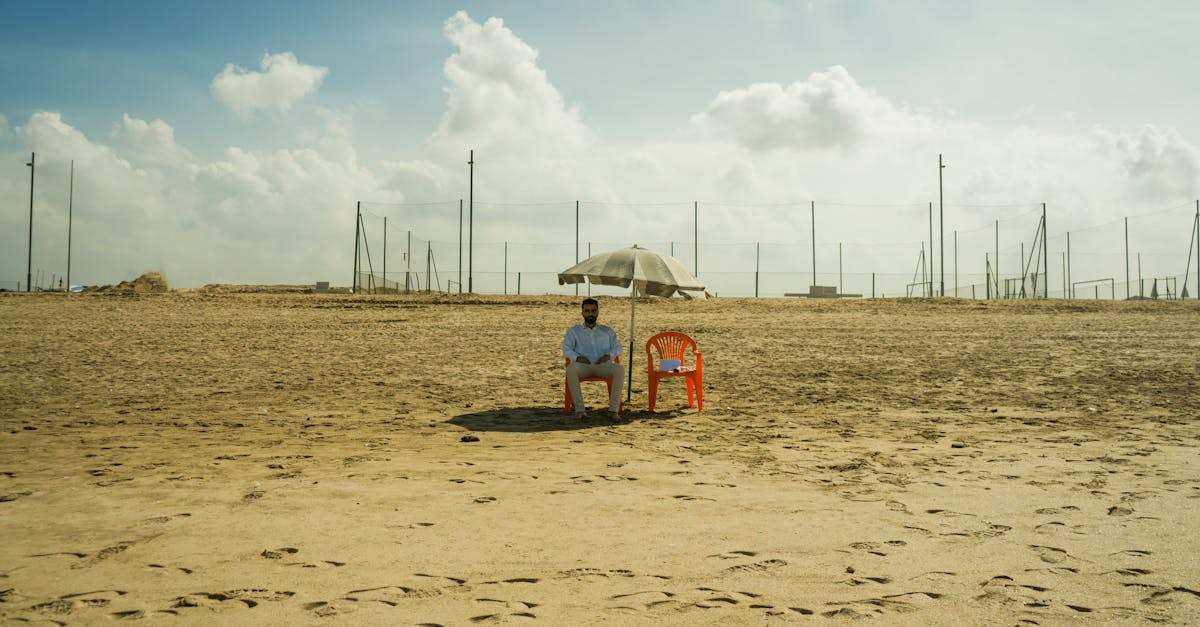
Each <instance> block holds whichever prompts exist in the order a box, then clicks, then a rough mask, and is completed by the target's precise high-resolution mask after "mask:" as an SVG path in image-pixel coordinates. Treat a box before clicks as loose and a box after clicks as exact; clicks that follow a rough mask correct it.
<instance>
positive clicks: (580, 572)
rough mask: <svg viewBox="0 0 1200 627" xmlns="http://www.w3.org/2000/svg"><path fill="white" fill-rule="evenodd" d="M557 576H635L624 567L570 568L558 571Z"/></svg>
mask: <svg viewBox="0 0 1200 627" xmlns="http://www.w3.org/2000/svg"><path fill="white" fill-rule="evenodd" d="M558 575H559V577H563V578H575V577H602V578H610V577H635V575H634V572H632V571H626V569H624V568H617V569H602V568H571V569H570V571H559V573H558Z"/></svg>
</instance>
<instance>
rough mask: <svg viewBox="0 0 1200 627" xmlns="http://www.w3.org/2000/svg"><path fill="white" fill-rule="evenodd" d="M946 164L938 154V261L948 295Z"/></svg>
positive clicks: (942, 288) (943, 290) (942, 287)
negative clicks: (945, 219) (944, 179)
mask: <svg viewBox="0 0 1200 627" xmlns="http://www.w3.org/2000/svg"><path fill="white" fill-rule="evenodd" d="M945 168H946V166H944V165H942V155H940V154H939V155H938V246H940V247H941V248H940V252H938V263H939V267H940V268H941V277H942V278H941V293H942V296H945V295H946V224H945V222H943V215H942V213H943V208H944V207H943V205H942V170H944V169H945Z"/></svg>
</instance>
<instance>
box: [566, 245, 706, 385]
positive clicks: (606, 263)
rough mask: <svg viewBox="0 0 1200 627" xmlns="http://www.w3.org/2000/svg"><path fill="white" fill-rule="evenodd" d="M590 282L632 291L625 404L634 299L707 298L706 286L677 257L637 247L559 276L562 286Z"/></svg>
mask: <svg viewBox="0 0 1200 627" xmlns="http://www.w3.org/2000/svg"><path fill="white" fill-rule="evenodd" d="M584 281H590V282H591V283H592V284H593V285H615V286H618V287H628V288H630V290H629V357H628V362H627V367H626V370H627V371H628V374H629V381H628V384H627V385H626V386H625V390H626V394H625V400H626V401H628V400H630V399H631V398H632V397H633V331H634V319H635V317H634V313H635V309H634V306H635V304H636V299H634V296H636V295H637V294H641V295H643V296H662V297H669V296H672V295H674V294H675V293H676V292H678V293H679V295H680V296H683V297H684V298H687V299H703V298H705V293H704V284H703V283H701V282H700V279H697V278H696V277H694V276H692V273H690V272H688V271H687V269H686V268H684V267H683V264H681V263H679V261H678V260H676V259H675V258H674V257H672V256H670V255H664V254H662V253H657V252H654V251H653V250H650V249H648V248H642V247H641V246H638V245H637V244H634V245H633V246H630V247H628V248H619V249H617V250H610V251H608V252H605V253H600V254H599V255H592V256H591V257H588V258H587V259H584V260H583V261H581V262H579V263H577V264H575V265H574V266H571V267H570V268H567V269H566V270H563V271H562V272H559V273H558V284H559V285H570V284H574V283H583V282H584Z"/></svg>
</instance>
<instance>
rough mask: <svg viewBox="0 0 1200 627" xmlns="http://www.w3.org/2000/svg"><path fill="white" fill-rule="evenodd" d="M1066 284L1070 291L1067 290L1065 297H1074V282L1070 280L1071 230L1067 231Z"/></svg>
mask: <svg viewBox="0 0 1200 627" xmlns="http://www.w3.org/2000/svg"><path fill="white" fill-rule="evenodd" d="M1066 272H1067V285H1069V286H1070V291H1069V292H1067V295H1066V297H1067V298H1075V284H1074V283H1072V282H1071V232H1070V231H1067V270H1066Z"/></svg>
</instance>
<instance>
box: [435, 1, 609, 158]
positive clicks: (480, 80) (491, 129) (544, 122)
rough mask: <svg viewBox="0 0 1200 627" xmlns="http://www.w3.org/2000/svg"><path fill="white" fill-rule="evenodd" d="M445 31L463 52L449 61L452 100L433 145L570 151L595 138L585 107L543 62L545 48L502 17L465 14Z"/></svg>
mask: <svg viewBox="0 0 1200 627" xmlns="http://www.w3.org/2000/svg"><path fill="white" fill-rule="evenodd" d="M444 34H445V35H446V38H447V39H449V40H450V41H451V42H452V43H453V44H455V45H456V46H457V47H458V51H457V52H455V53H454V54H453V55H451V56H450V58H449V59H447V61H446V63H445V74H446V80H447V81H449V85H448V86H447V87H446V93H447V104H446V112H445V113H444V114H443V115H442V118H441V121H440V123H439V124H438V129H437V131H436V133H435V134H434V136H433V142H434V143H435V144H441V145H456V147H457V146H461V143H462V142H464V141H470V142H471V144H472V145H474V146H476V147H480V148H484V149H486V148H489V147H495V148H496V149H500V148H510V149H511V148H515V147H518V146H526V147H528V146H535V147H538V148H542V149H555V150H563V149H566V150H570V149H574V148H578V147H579V146H581V145H583V144H585V143H586V142H587V141H589V139H590V137H591V133H590V131H589V130H588V129H587V128H586V127H585V126H584V125H583V124H582V123H581V122H580V118H579V109H578V107H567V106H566V105H565V104H564V102H563V98H562V95H561V94H560V93H559V92H558V89H557V88H555V87H554V85H553V84H552V83H551V82H550V80H549V78H548V77H547V75H546V72H545V70H543V69H542V68H541V67H540V66H539V65H538V51H537V50H535V49H534V48H532V47H530V46H529V45H528V44H526V43H525V42H524V41H522V40H521V39H520V38H518V37H517V36H516V35H515V34H513V32H512V31H511V30H509V29H508V28H507V27H506V26H505V25H504V21H503V20H501V19H500V18H496V17H493V18H489V19H488V20H487V21H485V22H484V23H483V24H479V23H478V22H476V21H474V20H472V19H471V17H470V16H469V15H467V13H466V12H464V11H459V12H458V13H456V14H454V16H452V17H451V18H450V19H448V20H446V23H445V28H444Z"/></svg>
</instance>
